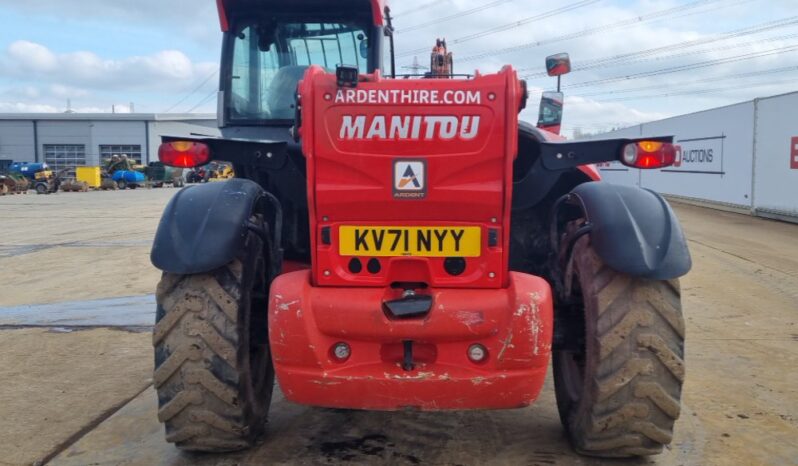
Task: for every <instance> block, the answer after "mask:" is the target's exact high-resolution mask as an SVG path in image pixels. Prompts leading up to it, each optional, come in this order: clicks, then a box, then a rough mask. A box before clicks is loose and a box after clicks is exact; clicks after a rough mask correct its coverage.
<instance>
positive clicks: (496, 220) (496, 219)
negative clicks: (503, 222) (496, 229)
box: [490, 217, 499, 223]
mask: <svg viewBox="0 0 798 466" xmlns="http://www.w3.org/2000/svg"><path fill="white" fill-rule="evenodd" d="M498 221H499V219H498V218H496V217H492V218H491V219H490V223H496V222H498Z"/></svg>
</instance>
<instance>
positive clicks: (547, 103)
mask: <svg viewBox="0 0 798 466" xmlns="http://www.w3.org/2000/svg"><path fill="white" fill-rule="evenodd" d="M564 104H565V95H564V94H563V93H562V92H552V91H546V92H544V93H543V97H541V99H540V114H539V115H538V128H540V129H545V130H546V131H549V132H551V133H554V134H560V126H561V125H562V111H563V107H564Z"/></svg>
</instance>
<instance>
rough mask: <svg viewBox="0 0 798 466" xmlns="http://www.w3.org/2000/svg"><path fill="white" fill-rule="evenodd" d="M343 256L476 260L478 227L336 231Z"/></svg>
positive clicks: (360, 228) (386, 228)
mask: <svg viewBox="0 0 798 466" xmlns="http://www.w3.org/2000/svg"><path fill="white" fill-rule="evenodd" d="M338 243H339V254H340V255H342V256H371V257H390V256H418V257H479V255H480V252H481V245H482V229H481V228H480V227H370V226H369V227H365V226H342V227H340V229H339V230H338Z"/></svg>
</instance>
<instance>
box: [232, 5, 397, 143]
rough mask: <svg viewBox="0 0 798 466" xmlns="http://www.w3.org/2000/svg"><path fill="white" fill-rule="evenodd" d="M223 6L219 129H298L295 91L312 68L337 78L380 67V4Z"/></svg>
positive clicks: (381, 32)
mask: <svg viewBox="0 0 798 466" xmlns="http://www.w3.org/2000/svg"><path fill="white" fill-rule="evenodd" d="M331 3H333V4H334V5H331ZM219 6H220V13H221V14H222V18H221V19H222V29H223V30H224V31H225V34H224V45H223V56H222V81H221V92H222V95H221V96H220V97H221V98H220V108H219V117H220V126H221V127H231V126H261V127H262V126H270V127H275V126H276V127H286V128H287V127H290V126H291V125H293V123H294V117H295V113H296V108H295V97H296V88H297V85H298V84H299V81H300V80H301V79H302V77H303V76H304V74H305V71H306V70H307V68H308V67H309V66H310V65H319V66H322V67H324V69H326V70H328V71H331V72H334V71H335V70H336V67H337V66H339V65H347V66H354V67H356V68H357V69H358V71H359V72H360V73H364V74H365V73H373V72H374V71H375V70H377V69H380V68H381V66H382V44H383V37H384V31H385V29H384V27H383V24H382V23H383V21H382V18H383V16H382V15H383V12H382V11H381V10H378V9H379V8H381V2H379V1H377V0H339V1H336V2H329V1H326V0H325V1H319V0H308V1H296V2H294V1H292V2H285V1H275V0H260V1H258V0H219ZM273 137H274V136H273V135H272V138H273Z"/></svg>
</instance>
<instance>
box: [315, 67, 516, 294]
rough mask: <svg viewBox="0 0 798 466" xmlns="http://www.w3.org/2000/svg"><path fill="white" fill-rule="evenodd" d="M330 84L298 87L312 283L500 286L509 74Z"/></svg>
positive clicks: (511, 129)
mask: <svg viewBox="0 0 798 466" xmlns="http://www.w3.org/2000/svg"><path fill="white" fill-rule="evenodd" d="M338 84H339V83H338V82H337V79H336V76H335V75H334V74H330V73H326V72H325V71H324V70H323V69H322V68H320V67H315V68H312V69H310V70H309V71H308V72H307V74H306V76H305V79H304V80H303V81H302V83H301V84H300V96H301V106H302V115H301V117H302V126H301V129H300V132H301V137H302V149H303V152H304V154H305V156H306V157H307V167H308V170H307V171H308V188H309V191H308V198H309V204H310V211H311V212H310V217H311V218H310V220H311V234H312V235H313V238H312V244H313V245H314V246H313V269H312V270H313V280H314V284H316V285H321V286H389V285H391V284H392V283H397V282H422V283H425V284H428V285H430V286H433V287H461V288H466V287H468V288H474V287H477V288H503V287H506V286H507V285H508V274H507V268H508V267H507V261H508V257H507V251H508V246H509V223H510V201H511V197H510V196H511V192H510V191H511V186H512V164H513V160H514V158H515V156H516V150H517V137H518V136H517V135H518V111H519V109H520V106H521V101H522V96H523V87H522V85H521V83H520V81H519V80H518V79H517V76H516V73H515V71H513V70H512V69H511V68H509V67H508V68H505V69H504V70H503V71H502V72H500V73H498V74H492V75H487V76H476V77H475V78H474V79H447V80H440V79H418V80H391V79H384V78H382V77H381V76H380V75H379V74H375V75H369V76H361V77H360V82H358V83H357V86H356V87H345V86H339V85H338Z"/></svg>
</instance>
